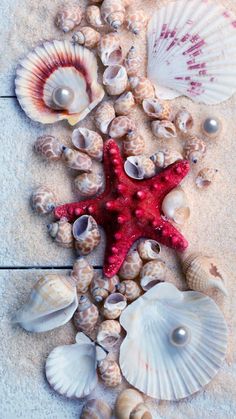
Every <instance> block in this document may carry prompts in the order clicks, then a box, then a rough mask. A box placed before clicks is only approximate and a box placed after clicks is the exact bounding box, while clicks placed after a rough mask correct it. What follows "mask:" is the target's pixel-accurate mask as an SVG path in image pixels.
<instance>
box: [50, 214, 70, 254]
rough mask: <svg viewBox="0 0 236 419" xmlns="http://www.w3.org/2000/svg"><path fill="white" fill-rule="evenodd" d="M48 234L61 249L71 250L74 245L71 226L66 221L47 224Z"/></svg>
mask: <svg viewBox="0 0 236 419" xmlns="http://www.w3.org/2000/svg"><path fill="white" fill-rule="evenodd" d="M47 228H48V233H49V235H50V236H51V237H52V238H53V239H54V241H55V242H56V243H57V244H59V245H60V246H62V247H65V248H71V247H73V245H74V237H73V234H72V225H71V224H70V223H68V221H67V220H64V219H61V220H60V221H58V222H56V223H52V224H48V226H47Z"/></svg>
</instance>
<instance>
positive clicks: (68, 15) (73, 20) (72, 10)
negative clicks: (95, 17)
mask: <svg viewBox="0 0 236 419" xmlns="http://www.w3.org/2000/svg"><path fill="white" fill-rule="evenodd" d="M82 16H83V13H82V10H81V7H80V6H78V5H75V4H74V5H73V4H70V5H68V6H65V5H64V6H63V8H61V10H60V11H59V12H58V13H57V15H56V20H55V23H56V26H57V27H58V28H59V29H61V30H62V31H63V32H65V33H66V32H69V31H72V30H73V29H74V28H75V27H76V26H78V25H79V24H80V22H81V20H82Z"/></svg>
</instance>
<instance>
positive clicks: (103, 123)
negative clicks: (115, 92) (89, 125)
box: [94, 101, 116, 134]
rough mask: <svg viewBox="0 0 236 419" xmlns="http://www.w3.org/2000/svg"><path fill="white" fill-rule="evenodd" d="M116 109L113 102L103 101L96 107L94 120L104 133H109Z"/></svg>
mask: <svg viewBox="0 0 236 419" xmlns="http://www.w3.org/2000/svg"><path fill="white" fill-rule="evenodd" d="M115 116H116V114H115V110H114V106H113V104H112V102H109V101H108V102H102V103H101V104H100V105H99V106H98V107H97V109H96V112H95V116H94V122H95V125H96V127H97V128H98V129H99V131H101V132H102V133H103V134H107V133H108V128H109V125H110V123H111V122H112V121H113V119H114V118H115Z"/></svg>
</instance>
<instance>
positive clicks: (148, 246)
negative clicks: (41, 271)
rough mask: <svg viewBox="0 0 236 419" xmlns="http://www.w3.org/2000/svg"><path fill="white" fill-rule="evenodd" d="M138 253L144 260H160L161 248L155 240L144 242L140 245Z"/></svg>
mask: <svg viewBox="0 0 236 419" xmlns="http://www.w3.org/2000/svg"><path fill="white" fill-rule="evenodd" d="M137 250H138V253H139V256H140V257H141V259H142V260H147V261H149V260H155V259H159V256H160V253H161V246H160V245H159V243H158V242H156V241H155V240H142V241H140V243H139V244H138V248H137Z"/></svg>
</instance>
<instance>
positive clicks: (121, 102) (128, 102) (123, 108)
mask: <svg viewBox="0 0 236 419" xmlns="http://www.w3.org/2000/svg"><path fill="white" fill-rule="evenodd" d="M134 106H135V100H134V96H133V93H132V92H125V93H123V94H122V95H121V96H120V97H118V99H116V101H115V103H114V108H115V113H116V114H117V115H128V114H129V113H130V112H131V111H132V109H133V108H134Z"/></svg>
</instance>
